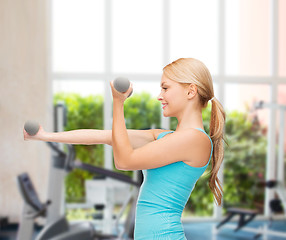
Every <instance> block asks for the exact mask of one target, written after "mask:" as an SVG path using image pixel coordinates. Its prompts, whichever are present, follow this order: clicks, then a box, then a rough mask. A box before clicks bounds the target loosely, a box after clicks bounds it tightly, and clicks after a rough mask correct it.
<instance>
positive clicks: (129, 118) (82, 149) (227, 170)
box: [54, 93, 267, 216]
mask: <svg viewBox="0 0 286 240" xmlns="http://www.w3.org/2000/svg"><path fill="white" fill-rule="evenodd" d="M57 101H63V102H64V103H65V104H66V105H67V108H68V124H67V126H66V128H65V130H66V131H68V130H74V129H82V128H85V129H87V128H91V129H103V101H104V100H103V97H102V96H89V97H81V96H80V95H78V94H57V95H55V97H54V103H56V102H57ZM210 113H211V105H209V106H208V107H207V108H206V109H204V110H203V113H202V114H203V121H204V122H203V124H204V129H205V130H206V132H207V133H209V121H210V116H211V114H210ZM124 116H125V120H126V127H127V129H145V128H151V127H152V128H160V103H159V101H158V100H156V99H153V98H151V97H150V95H149V94H148V93H142V94H134V95H133V96H132V98H129V99H127V100H126V102H125V105H124ZM226 116H227V117H226V126H225V134H226V140H227V142H228V144H229V146H227V145H225V155H224V185H223V188H224V199H223V200H224V206H225V207H228V206H243V207H248V208H253V207H255V205H256V204H257V205H258V204H263V199H264V189H261V188H258V184H259V181H260V180H261V178H263V176H264V175H265V172H264V171H265V159H266V145H267V142H266V137H265V129H262V128H261V127H259V126H256V125H254V124H252V122H251V120H249V119H248V116H247V114H246V113H243V112H237V111H233V112H229V113H227V114H226ZM176 125H177V120H176V119H175V118H171V129H172V130H175V129H176ZM75 147H76V152H77V158H78V159H81V161H83V162H86V163H89V164H93V165H96V166H103V164H104V148H103V145H92V146H82V145H76V146H75ZM210 170H211V165H210V166H209V167H208V168H207V170H206V172H205V173H204V174H203V176H202V177H201V178H200V179H199V180H198V182H197V183H196V187H195V188H194V190H193V193H192V194H191V197H190V199H189V202H188V204H187V206H186V210H187V211H188V212H190V213H191V214H194V215H200V216H206V215H211V214H212V211H213V195H212V193H211V191H210V189H209V187H208V176H209V172H210ZM115 171H118V170H116V169H115ZM122 173H125V174H128V175H131V172H127V173H126V172H122ZM92 177H93V175H92V174H90V173H88V172H85V171H82V170H74V171H73V172H71V173H70V174H68V176H67V178H66V200H67V201H69V202H71V201H72V202H80V201H83V199H84V196H85V192H84V181H85V180H86V179H91V178H92Z"/></svg>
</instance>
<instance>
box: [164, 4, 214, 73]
mask: <svg viewBox="0 0 286 240" xmlns="http://www.w3.org/2000/svg"><path fill="white" fill-rule="evenodd" d="M170 3H171V6H170V17H171V19H170V43H171V49H170V54H171V60H172V61H174V60H176V59H178V58H182V57H192V58H197V59H199V60H201V61H202V62H204V63H205V64H206V66H208V68H209V70H210V72H211V73H212V74H218V0H201V1H190V0H171V1H170ZM202 13H203V14H202Z"/></svg>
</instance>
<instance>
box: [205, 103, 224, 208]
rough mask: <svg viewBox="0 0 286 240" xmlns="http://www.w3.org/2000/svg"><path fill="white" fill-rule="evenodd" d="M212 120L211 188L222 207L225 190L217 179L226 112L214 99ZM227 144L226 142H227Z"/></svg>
mask: <svg viewBox="0 0 286 240" xmlns="http://www.w3.org/2000/svg"><path fill="white" fill-rule="evenodd" d="M211 102H212V110H211V120H210V133H209V134H210V138H211V139H212V142H213V154H212V169H211V172H210V178H209V187H210V189H211V191H212V193H213V195H214V198H215V201H216V204H217V205H218V206H221V203H222V194H223V188H222V185H221V183H220V181H219V179H218V177H217V174H218V171H219V168H220V166H221V164H222V161H223V157H224V146H223V144H224V143H223V141H222V140H224V141H225V137H224V125H225V112H224V109H223V107H222V105H221V104H220V102H219V101H218V100H217V99H216V98H214V99H213V100H212V101H211ZM225 142H226V141H225Z"/></svg>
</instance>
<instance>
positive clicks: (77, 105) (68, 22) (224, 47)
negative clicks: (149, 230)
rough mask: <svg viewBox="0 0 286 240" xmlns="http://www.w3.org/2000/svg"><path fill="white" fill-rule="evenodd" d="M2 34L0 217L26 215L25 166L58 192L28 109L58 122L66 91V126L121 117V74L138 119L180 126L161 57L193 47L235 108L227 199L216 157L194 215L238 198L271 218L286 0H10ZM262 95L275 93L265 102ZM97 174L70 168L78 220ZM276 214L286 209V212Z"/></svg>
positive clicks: (204, 216) (204, 215) (0, 12)
mask: <svg viewBox="0 0 286 240" xmlns="http://www.w3.org/2000/svg"><path fill="white" fill-rule="evenodd" d="M0 36H1V38H0V53H1V54H0V83H1V88H0V113H1V124H0V132H1V138H0V157H1V158H0V159H1V160H0V163H1V165H0V206H1V208H0V209H1V210H0V217H3V218H8V219H9V222H11V223H18V222H19V221H20V219H21V212H22V203H23V200H22V197H21V195H20V194H19V190H18V188H17V176H18V175H19V174H21V173H23V172H27V173H29V175H30V177H31V179H32V180H33V183H34V186H35V189H36V190H37V192H38V194H39V197H40V199H41V200H42V201H46V199H47V197H48V196H47V195H48V190H47V189H48V187H49V186H48V185H49V171H50V170H49V169H50V159H51V155H52V153H51V150H50V148H49V147H48V146H47V145H46V144H44V143H43V142H35V141H29V142H26V141H24V140H23V132H22V131H23V125H24V123H25V121H27V120H30V119H31V120H36V121H38V122H40V124H41V125H42V126H43V127H44V129H45V130H47V131H55V130H56V129H55V119H56V117H55V112H56V110H55V106H57V104H59V103H60V104H64V105H65V107H66V109H67V122H66V124H64V125H63V129H64V130H74V129H80V128H85V129H89V128H90V129H111V128H112V96H111V91H110V86H109V82H110V81H111V80H113V79H115V78H116V77H119V76H122V77H127V78H129V80H130V81H132V83H133V88H134V93H133V96H132V97H131V98H130V99H128V100H127V101H126V105H125V119H126V125H127V128H128V129H148V128H164V129H172V130H174V129H175V127H176V119H173V118H165V117H163V115H162V113H161V107H160V103H159V101H158V100H157V99H156V97H157V96H158V95H159V93H160V80H161V74H162V68H163V67H164V66H165V65H166V64H168V63H170V62H172V61H174V60H176V59H178V58H181V57H192V58H197V59H199V60H201V61H202V62H204V63H205V64H206V66H207V67H208V68H209V70H210V72H211V74H212V77H213V83H214V89H215V96H216V98H218V100H219V101H220V102H221V103H222V105H223V106H224V108H225V111H226V113H227V115H226V128H225V131H226V137H227V140H228V141H229V142H228V143H229V145H228V146H225V157H224V164H223V167H222V169H221V171H220V179H221V181H222V183H223V186H224V191H225V194H224V203H223V207H217V206H216V205H215V204H214V201H213V198H212V195H211V192H210V191H209V189H208V186H207V180H208V178H207V176H208V175H207V172H208V170H210V169H208V170H207V172H206V174H204V176H203V177H202V178H201V179H200V180H199V181H198V183H197V185H196V188H195V189H194V192H193V193H192V195H191V198H190V200H189V202H188V204H187V206H186V209H185V210H184V213H183V221H184V222H186V223H187V222H192V221H205V222H207V221H217V222H218V221H220V220H221V219H222V218H223V217H224V216H225V215H226V213H227V210H226V209H227V208H228V207H240V208H247V209H256V210H257V211H258V212H259V214H258V216H259V217H260V218H261V219H268V218H269V216H270V214H271V210H270V209H269V201H270V200H271V199H273V198H274V199H276V198H277V199H279V196H278V195H277V194H276V193H275V191H274V190H273V189H272V190H271V189H268V188H265V181H266V180H270V179H276V177H277V169H278V168H283V169H284V170H285V169H286V167H285V166H286V164H285V161H286V159H285V157H284V155H283V157H284V158H283V162H284V165H281V164H280V163H279V164H280V165H278V152H279V151H280V152H281V151H282V152H283V153H285V150H286V143H285V141H284V142H283V141H280V145H279V143H278V140H279V139H285V137H284V136H285V133H286V129H285V128H284V129H283V128H282V129H281V126H282V125H283V124H284V123H283V122H281V119H283V118H282V117H281V115H285V110H284V111H279V109H278V108H276V107H277V106H280V107H281V106H282V107H283V106H284V109H285V106H286V1H284V0H231V1H230V0H229V1H227V0H200V1H199V0H164V1H163V0H156V1H154V0H153V1H151V0H144V1H140V0H42V1H37V0H27V1H19V0H1V1H0ZM259 101H264V102H265V103H271V104H272V105H271V107H267V106H266V107H264V108H262V109H255V107H254V106H255V103H257V102H259ZM280 109H282V108H280ZM210 111H211V104H209V106H208V107H207V108H206V109H205V110H204V112H203V119H204V127H205V130H206V131H207V132H208V130H209V119H210ZM282 121H283V120H282ZM281 143H283V144H282V145H283V146H282V145H281ZM279 149H280V150H279ZM281 149H282V150H281ZM75 150H76V157H77V158H78V159H80V160H81V161H82V162H85V163H89V164H92V165H95V166H99V167H104V168H106V169H110V170H114V171H116V172H120V173H122V174H125V175H128V176H131V177H132V176H133V175H134V174H133V173H132V172H122V171H118V170H116V169H115V168H114V166H113V161H112V148H111V147H110V146H103V145H97V146H80V145H78V146H75ZM93 178H94V174H92V173H86V172H85V171H83V170H74V171H71V172H69V173H68V174H67V176H66V177H65V190H64V191H65V194H64V195H65V197H64V198H65V199H64V200H65V212H66V213H67V215H68V217H69V219H70V220H81V219H85V218H86V216H87V215H88V214H87V212H88V211H94V210H90V209H89V210H88V208H87V207H85V208H84V207H82V209H81V204H82V206H83V205H84V204H85V203H86V195H87V192H86V191H87V190H86V185H85V182H86V181H87V180H92V179H93ZM283 178H284V182H285V180H286V178H285V177H284V176H283ZM283 184H284V183H283ZM284 186H285V185H284ZM50 188H51V186H50ZM284 191H285V189H284ZM285 196H286V195H285ZM74 204H76V205H74ZM275 215H276V216H277V217H278V219H285V214H283V212H281V213H277V214H275ZM284 226H285V225H284Z"/></svg>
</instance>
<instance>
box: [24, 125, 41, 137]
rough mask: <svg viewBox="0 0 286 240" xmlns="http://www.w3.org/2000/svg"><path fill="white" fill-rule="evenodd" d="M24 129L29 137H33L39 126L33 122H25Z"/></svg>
mask: <svg viewBox="0 0 286 240" xmlns="http://www.w3.org/2000/svg"><path fill="white" fill-rule="evenodd" d="M24 129H25V131H26V132H27V133H28V134H29V135H30V136H34V135H36V134H37V132H38V131H39V129H40V125H39V123H38V122H35V121H27V122H26V123H25V126H24Z"/></svg>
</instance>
